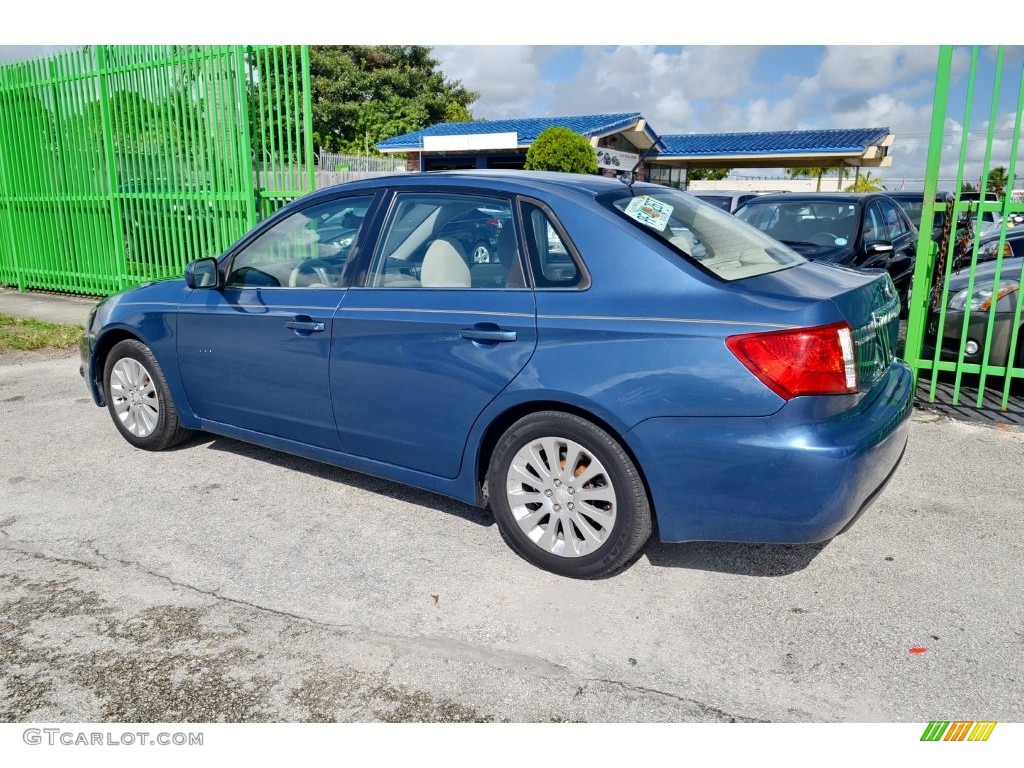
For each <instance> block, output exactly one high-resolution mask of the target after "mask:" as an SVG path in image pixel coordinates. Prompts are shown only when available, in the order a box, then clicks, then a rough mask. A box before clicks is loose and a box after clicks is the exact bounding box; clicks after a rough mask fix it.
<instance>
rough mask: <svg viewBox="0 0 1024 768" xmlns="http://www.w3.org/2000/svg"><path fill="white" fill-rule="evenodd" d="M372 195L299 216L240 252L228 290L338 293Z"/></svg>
mask: <svg viewBox="0 0 1024 768" xmlns="http://www.w3.org/2000/svg"><path fill="white" fill-rule="evenodd" d="M371 202H373V197H372V196H366V197H347V198H341V199H338V200H331V201H330V202H326V203H321V204H320V205H313V206H310V207H309V208H304V209H302V210H301V211H296V212H295V213H293V214H291V215H290V216H288V217H287V218H285V219H282V220H281V221H279V222H277V223H276V224H274V225H273V226H272V227H271V228H270V229H268V230H267V231H265V232H263V233H262V234H261V235H260V236H259V237H257V238H256V239H255V240H253V241H252V242H251V243H249V244H248V245H247V246H245V248H244V249H243V250H242V251H241V252H239V253H238V254H237V255H236V256H235V258H234V260H233V261H232V263H231V272H230V273H229V274H228V280H227V286H228V287H229V288H336V287H338V286H339V285H340V284H341V273H342V270H343V269H344V268H345V264H346V262H347V260H348V257H349V255H350V254H351V253H352V249H353V248H354V246H355V244H356V241H357V239H358V237H359V233H360V231H361V230H362V227H363V220H364V218H365V216H366V212H367V210H368V209H369V207H370V203H371Z"/></svg>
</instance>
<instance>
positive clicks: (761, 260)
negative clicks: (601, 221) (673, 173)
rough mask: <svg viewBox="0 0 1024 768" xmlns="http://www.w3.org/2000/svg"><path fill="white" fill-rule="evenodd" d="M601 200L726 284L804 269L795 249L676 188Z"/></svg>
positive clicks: (642, 190) (610, 195) (637, 189)
mask: <svg viewBox="0 0 1024 768" xmlns="http://www.w3.org/2000/svg"><path fill="white" fill-rule="evenodd" d="M597 201H598V202H599V203H601V204H602V205H604V206H605V207H606V208H610V209H611V210H613V211H615V212H616V213H618V214H619V215H620V216H622V217H623V218H624V219H626V221H629V222H630V223H631V224H633V225H634V226H635V227H637V228H638V229H640V230H643V231H644V232H646V233H648V234H649V235H651V236H652V237H657V238H658V239H659V240H661V241H663V242H665V243H667V244H668V245H669V246H670V247H672V248H674V249H675V250H676V251H678V252H680V253H681V254H683V255H684V256H686V257H687V258H689V259H691V260H692V261H695V262H696V263H698V264H700V266H702V267H704V268H705V269H707V270H708V271H710V272H711V273H713V274H714V275H716V276H717V277H720V278H721V279H722V280H740V279H742V278H745V277H754V276H755V275H764V274H768V273H769V272H777V271H778V270H780V269H785V268H787V267H791V266H793V265H795V264H802V263H803V262H804V258H803V257H802V256H800V255H799V254H798V253H796V252H795V251H793V250H790V249H789V248H787V247H786V246H784V245H782V244H781V243H779V242H778V241H777V240H773V239H772V238H770V237H768V236H767V235H764V234H762V233H761V232H758V231H757V230H756V229H754V228H753V227H751V226H749V225H747V224H744V223H743V222H741V221H739V220H738V219H736V217H735V216H732V215H731V214H728V213H726V212H725V211H722V210H719V209H718V208H715V207H714V206H712V205H709V204H708V203H704V202H701V201H700V200H698V199H696V198H695V197H694V196H693V195H687V194H684V193H681V192H677V191H676V190H674V189H669V188H661V187H650V186H642V187H641V186H639V185H637V186H635V187H634V188H633V189H632V190H630V189H629V188H623V189H622V191H621V192H619V191H616V192H610V193H607V194H604V195H601V196H599V197H598V198H597Z"/></svg>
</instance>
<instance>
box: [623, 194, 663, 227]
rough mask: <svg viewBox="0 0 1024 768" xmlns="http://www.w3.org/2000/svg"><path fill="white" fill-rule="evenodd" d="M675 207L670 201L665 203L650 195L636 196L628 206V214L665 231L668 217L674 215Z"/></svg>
mask: <svg viewBox="0 0 1024 768" xmlns="http://www.w3.org/2000/svg"><path fill="white" fill-rule="evenodd" d="M672 211H673V208H672V206H671V205H669V204H668V203H663V202H661V201H660V200H656V199H655V198H653V197H650V196H649V195H644V196H643V197H634V198H633V199H632V200H630V202H629V205H627V206H626V215H627V216H629V217H630V218H631V219H636V220H637V221H639V222H640V223H641V224H646V225H647V226H648V227H652V228H654V229H656V230H658V231H659V232H664V231H665V227H667V226H668V219H669V217H670V216H671V215H672Z"/></svg>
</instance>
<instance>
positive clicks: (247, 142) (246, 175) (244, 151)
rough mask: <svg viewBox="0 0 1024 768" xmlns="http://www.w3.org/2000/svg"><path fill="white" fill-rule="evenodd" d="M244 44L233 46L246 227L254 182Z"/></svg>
mask: <svg viewBox="0 0 1024 768" xmlns="http://www.w3.org/2000/svg"><path fill="white" fill-rule="evenodd" d="M246 52H247V49H246V48H245V46H241V45H239V46H235V64H236V68H237V71H238V111H237V113H236V114H237V115H238V117H239V123H240V125H239V126H238V128H239V130H238V131H237V132H236V136H237V138H238V173H239V182H240V184H241V185H242V189H244V190H245V191H246V193H247V194H245V214H246V223H247V227H246V228H247V229H248V228H252V227H254V226H256V184H255V181H254V180H253V168H252V154H251V153H252V131H250V129H249V91H248V88H247V83H248V77H247V73H248V67H247V66H246V61H245V56H246Z"/></svg>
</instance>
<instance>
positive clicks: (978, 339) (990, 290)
mask: <svg viewBox="0 0 1024 768" xmlns="http://www.w3.org/2000/svg"><path fill="white" fill-rule="evenodd" d="M1007 234H1009V233H1007ZM1013 242H1014V243H1020V242H1024V238H1014V241H1013ZM996 266H997V263H996V262H995V261H989V262H986V263H982V264H979V265H978V266H977V268H976V269H975V271H974V282H973V285H971V284H970V280H971V272H970V270H969V269H963V270H961V271H960V272H958V273H955V274H953V275H951V276H950V278H949V293H948V294H947V301H946V312H945V318H944V322H943V325H942V349H941V351H940V359H942V360H958V359H959V354H960V345H961V340H962V339H963V328H964V321H965V318H966V322H967V336H966V339H965V340H964V362H966V363H982V362H983V361H984V360H985V349H986V344H985V342H986V339H987V338H988V325H989V315H990V314H993V322H992V337H991V346H990V347H989V349H990V351H989V354H988V363H989V365H997V366H1001V365H1006V362H1007V360H1009V359H1010V357H1009V355H1010V345H1011V341H1013V340H1014V339H1016V342H1015V343H1014V351H1013V360H1014V363H1013V364H1014V366H1016V367H1020V368H1024V313H1022V312H1021V309H1020V306H1021V303H1022V301H1021V292H1020V286H1021V271H1022V269H1024V258H1022V257H1020V256H1017V257H1014V258H1008V259H1003V260H1002V262H1000V264H999V269H1000V273H999V282H998V283H996V280H995V271H996ZM993 306H994V307H995V311H994V313H993V312H992V311H991V308H992V307H993ZM1015 318H1016V319H1015ZM939 322H940V313H939V311H938V310H935V309H933V310H932V311H931V313H930V314H929V317H928V326H927V329H926V333H925V349H924V356H925V357H926V358H927V357H932V356H934V354H935V343H936V339H937V337H938V333H939Z"/></svg>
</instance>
